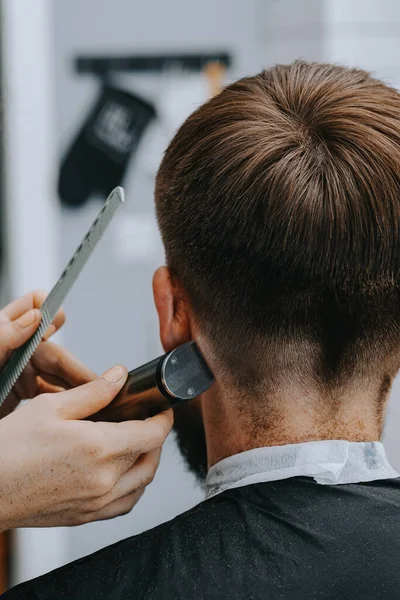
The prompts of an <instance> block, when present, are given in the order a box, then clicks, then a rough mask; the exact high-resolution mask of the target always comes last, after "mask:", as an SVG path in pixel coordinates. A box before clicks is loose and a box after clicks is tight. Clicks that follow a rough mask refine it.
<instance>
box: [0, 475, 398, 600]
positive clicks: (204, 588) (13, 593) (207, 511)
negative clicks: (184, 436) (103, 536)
mask: <svg viewBox="0 0 400 600" xmlns="http://www.w3.org/2000/svg"><path fill="white" fill-rule="evenodd" d="M4 598H5V600H12V599H14V600H17V599H18V600H22V599H24V600H25V599H28V600H30V599H35V600H50V599H51V600H53V599H58V598H59V599H60V600H92V599H93V600H100V599H101V600H103V599H104V600H128V599H132V600H144V599H146V600H147V599H149V600H153V599H154V600H178V599H179V600H200V599H203V598H207V599H210V600H211V599H213V600H214V599H229V600H236V599H237V600H239V599H240V600H259V599H260V600H261V599H263V600H268V599H275V598H276V599H280V600H281V599H285V600H286V599H288V598H290V599H294V600H312V599H314V598H315V599H318V600H322V599H328V598H329V599H330V600H344V599H346V600H369V599H373V600H389V599H390V600H391V599H393V600H399V599H400V479H391V480H384V481H375V482H372V483H362V484H361V483H359V484H350V485H337V486H328V485H326V486H325V485H318V484H317V483H315V482H314V480H313V479H309V478H305V477H296V478H292V479H286V480H283V481H274V482H268V483H258V484H255V485H250V486H246V487H243V488H238V489H233V490H230V491H226V492H224V493H222V494H220V495H218V496H216V497H215V498H212V499H210V500H207V501H205V502H204V503H202V504H200V505H199V506H197V507H196V508H193V509H192V510H190V511H188V512H186V513H184V514H183V515H180V516H179V517H177V518H175V519H174V520H173V521H170V522H168V523H165V524H163V525H161V526H159V527H156V528H155V529H152V530H150V531H147V532H145V533H143V534H141V535H137V536H135V537H131V538H128V539H126V540H124V541H122V542H119V543H117V544H115V545H113V546H110V547H108V548H105V549H104V550H101V551H100V552H96V553H95V554H92V555H91V556H88V557H86V558H83V559H81V560H78V561H76V562H74V563H72V564H70V565H67V566H66V567H63V568H61V569H58V570H56V571H54V572H52V573H50V574H49V575H45V576H43V577H40V578H38V579H36V580H33V581H31V582H29V583H25V584H22V585H21V586H18V587H17V588H15V589H13V590H10V591H9V592H6V593H5V595H4Z"/></svg>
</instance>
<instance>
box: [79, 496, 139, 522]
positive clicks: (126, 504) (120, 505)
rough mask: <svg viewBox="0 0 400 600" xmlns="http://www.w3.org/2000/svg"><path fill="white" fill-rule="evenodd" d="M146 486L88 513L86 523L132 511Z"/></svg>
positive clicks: (112, 517)
mask: <svg viewBox="0 0 400 600" xmlns="http://www.w3.org/2000/svg"><path fill="white" fill-rule="evenodd" d="M143 493H144V488H143V489H140V490H136V491H135V492H133V493H132V494H130V495H129V496H125V497H124V498H119V499H118V500H115V501H114V502H111V504H108V505H107V506H105V507H104V508H102V509H101V510H97V511H95V512H92V513H88V514H87V515H86V516H85V518H84V521H83V522H84V523H90V522H92V521H105V520H107V519H114V517H120V516H122V515H126V514H128V513H129V512H131V510H132V508H133V507H134V506H135V504H137V503H138V502H139V500H140V498H141V497H142V496H143Z"/></svg>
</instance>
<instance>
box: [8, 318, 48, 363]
mask: <svg viewBox="0 0 400 600" xmlns="http://www.w3.org/2000/svg"><path fill="white" fill-rule="evenodd" d="M41 318H42V313H41V312H40V310H39V309H37V308H33V309H31V310H28V311H27V312H25V313H24V314H23V315H22V316H21V317H19V319H16V320H15V321H8V322H5V323H2V324H1V325H0V360H2V359H3V358H4V357H5V355H6V354H7V352H8V351H9V350H15V349H16V348H19V347H20V346H22V344H24V343H25V342H26V341H27V340H29V338H30V337H31V335H33V334H34V333H35V331H36V329H37V328H38V327H39V324H40V321H41Z"/></svg>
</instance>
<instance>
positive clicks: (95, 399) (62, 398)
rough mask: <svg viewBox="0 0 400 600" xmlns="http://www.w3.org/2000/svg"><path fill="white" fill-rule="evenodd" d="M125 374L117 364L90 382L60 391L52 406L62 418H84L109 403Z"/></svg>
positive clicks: (125, 371)
mask: <svg viewBox="0 0 400 600" xmlns="http://www.w3.org/2000/svg"><path fill="white" fill-rule="evenodd" d="M46 343H48V342H46ZM127 375H128V372H127V370H126V368H125V367H123V366H122V365H117V366H115V367H113V368H112V369H110V370H109V371H107V372H106V373H104V375H103V376H102V377H98V378H97V379H95V380H94V381H91V382H90V383H86V384H84V385H81V386H79V387H77V388H75V389H73V390H67V391H65V392H60V393H59V394H57V396H56V398H55V403H54V406H55V407H56V409H57V410H58V411H59V413H60V416H61V417H62V418H64V419H86V418H87V417H89V416H90V415H93V414H94V413H96V412H98V411H99V410H101V409H102V408H104V407H105V406H107V405H108V404H110V402H111V401H112V400H113V399H114V397H115V396H116V395H117V394H118V392H119V391H120V390H121V388H122V386H123V385H124V383H125V381H126V378H127Z"/></svg>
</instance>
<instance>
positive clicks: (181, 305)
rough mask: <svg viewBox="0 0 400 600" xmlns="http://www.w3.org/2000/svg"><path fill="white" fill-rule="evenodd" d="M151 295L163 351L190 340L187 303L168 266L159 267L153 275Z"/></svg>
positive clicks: (168, 350)
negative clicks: (156, 314)
mask: <svg viewBox="0 0 400 600" xmlns="http://www.w3.org/2000/svg"><path fill="white" fill-rule="evenodd" d="M153 295H154V302H155V305H156V309H157V313H158V319H159V323H160V339H161V344H162V346H163V348H164V350H165V352H170V351H171V350H173V349H174V348H176V347H177V346H180V345H181V344H184V343H185V342H189V341H190V340H191V326H190V315H189V310H188V308H189V307H188V303H187V301H186V299H185V294H184V291H183V289H182V287H181V285H180V284H179V283H178V282H177V281H174V279H173V277H172V274H171V271H170V269H169V268H168V267H159V268H158V269H157V271H156V272H155V273H154V276H153Z"/></svg>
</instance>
